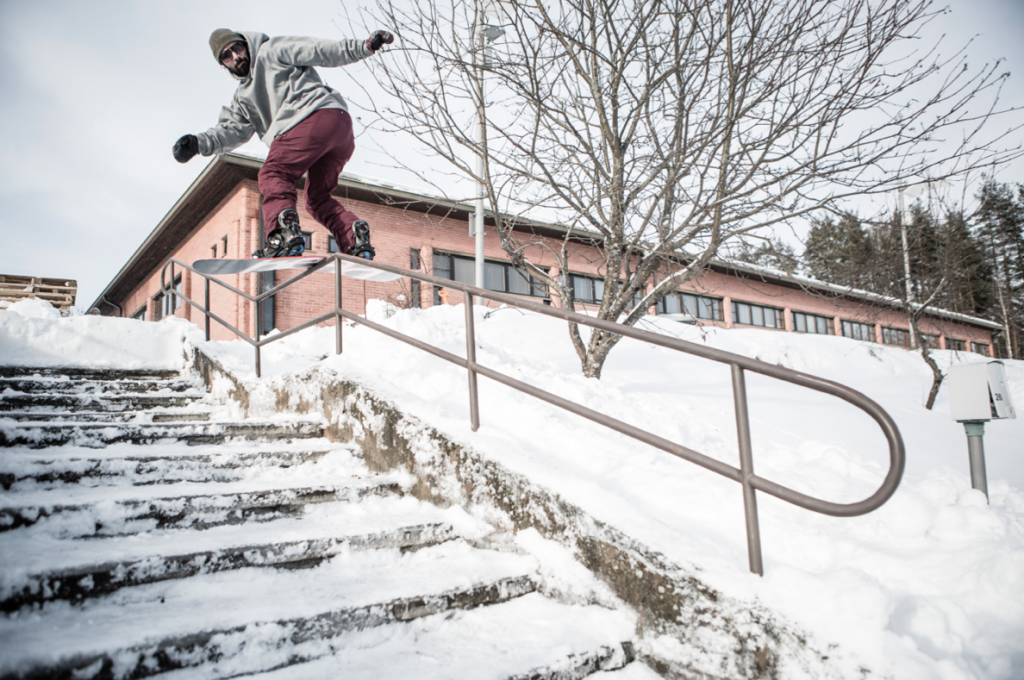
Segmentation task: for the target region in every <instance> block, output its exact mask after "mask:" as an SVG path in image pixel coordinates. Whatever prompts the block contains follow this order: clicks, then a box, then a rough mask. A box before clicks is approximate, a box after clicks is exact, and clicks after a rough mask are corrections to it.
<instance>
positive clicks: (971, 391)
mask: <svg viewBox="0 0 1024 680" xmlns="http://www.w3.org/2000/svg"><path fill="white" fill-rule="evenodd" d="M948 380H949V410H950V415H952V416H953V420H956V421H958V422H964V421H972V420H973V421H978V420H997V419H1000V418H1016V417H1017V412H1016V411H1015V410H1014V408H1013V401H1012V399H1011V398H1010V390H1009V388H1008V387H1007V384H1006V372H1005V371H1004V370H1003V362H1001V361H988V362H978V363H975V364H957V365H956V366H950V368H949V376H948Z"/></svg>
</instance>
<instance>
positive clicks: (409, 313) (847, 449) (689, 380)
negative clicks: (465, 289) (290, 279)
mask: <svg viewBox="0 0 1024 680" xmlns="http://www.w3.org/2000/svg"><path fill="white" fill-rule="evenodd" d="M19 304H22V303H19ZM485 311H486V310H483V309H479V310H477V312H476V319H475V323H476V329H477V357H478V361H480V363H482V364H484V365H486V366H488V367H490V368H492V369H494V370H498V371H501V372H503V373H506V374H508V375H510V376H512V377H515V378H517V379H519V380H523V381H525V382H528V383H530V384H533V385H536V386H538V387H541V388H543V389H545V390H548V391H550V392H554V393H556V394H559V395H561V396H563V397H566V398H569V399H572V400H574V401H577V402H579V403H582V404H584V405H586V406H588V407H590V408H594V409H597V410H599V411H602V412H605V413H608V414H610V415H613V416H614V417H616V418H619V419H621V420H624V421H626V422H628V423H631V424H633V425H636V426H638V427H641V428H643V429H647V430H649V431H651V432H653V433H655V434H658V435H659V436H662V437H665V438H667V439H670V440H672V441H675V442H678V443H680V444H682V445H684V446H687V447H690V448H692V449H695V450H697V451H699V452H701V453H705V454H707V455H710V456H712V457H715V458H718V459H720V460H723V461H726V462H728V463H730V464H733V465H737V464H738V454H737V446H736V437H735V419H734V415H733V410H732V393H731V389H730V381H729V370H728V367H726V366H723V365H719V364H715V363H713V362H709V361H706V360H702V359H698V358H696V357H690V356H686V355H682V354H679V353H676V352H672V351H669V350H665V349H663V348H657V347H654V346H651V345H648V344H645V343H641V342H636V341H631V340H624V341H623V342H622V343H620V345H619V346H617V347H616V348H615V349H614V350H613V351H612V353H611V355H610V357H609V359H608V362H607V364H606V366H605V369H604V372H603V378H602V379H601V380H599V381H598V380H589V379H586V378H584V377H582V375H581V373H580V369H579V363H578V359H577V358H576V356H575V354H574V352H573V350H572V347H571V345H570V343H569V340H568V336H567V333H566V331H565V328H564V326H563V325H561V324H560V323H559V322H557V321H555V320H553V319H548V318H545V317H541V316H538V315H534V314H525V313H521V312H519V311H517V310H511V309H501V310H497V311H490V312H487V313H485ZM369 316H370V317H371V318H373V319H374V320H375V321H378V322H379V323H383V324H385V325H387V326H389V327H391V328H393V329H395V330H397V331H400V332H403V333H407V334H409V335H411V336H413V337H415V338H417V339H420V340H424V341H426V342H429V343H431V344H433V345H435V346H438V347H440V348H441V349H444V350H446V351H448V352H451V353H453V354H456V355H459V356H462V355H464V353H465V335H464V310H463V308H462V307H461V306H440V307H433V308H430V309H426V310H396V309H394V308H393V307H389V306H387V305H385V304H384V303H376V304H373V305H371V308H370V310H369ZM75 322H84V323H81V325H79V326H75V325H74V323H75ZM642 327H644V328H646V329H647V330H653V331H656V332H660V333H664V334H670V335H673V336H676V337H679V338H681V339H684V340H690V341H693V342H698V343H702V344H707V345H708V346H712V347H717V348H721V349H724V350H728V351H731V352H735V353H738V354H742V355H746V356H751V357H756V358H759V359H762V360H764V361H767V362H770V363H773V364H781V365H783V366H786V367H789V368H794V369H797V370H800V371H805V372H807V373H811V374H814V375H817V376H821V377H823V378H827V379H830V380H834V381H836V382H839V383H842V384H846V385H849V386H850V387H853V388H854V389H856V390H858V391H860V392H862V393H864V394H866V395H867V396H868V397H870V398H871V399H874V400H875V401H877V402H878V403H879V404H880V405H881V406H882V407H883V408H884V409H885V410H886V411H888V412H889V413H890V415H892V417H893V418H894V420H895V421H896V423H897V425H898V426H899V429H900V432H901V434H902V437H903V440H904V442H905V444H906V448H907V469H906V474H905V475H904V478H903V481H902V483H901V485H900V487H899V489H898V491H897V492H896V494H895V496H894V497H893V498H892V499H891V500H890V501H889V502H888V503H887V504H886V505H885V506H883V507H882V508H881V509H879V510H878V511H875V512H873V513H871V514H868V515H866V516H863V517H858V518H831V517H826V516H822V515H817V514H814V513H811V512H808V511H805V510H801V509H799V508H796V507H794V506H791V505H788V504H786V503H784V502H781V501H778V500H776V499H774V498H772V497H770V496H767V495H766V494H759V495H758V501H759V511H760V522H761V532H762V545H763V549H764V562H765V575H764V577H763V578H759V577H757V576H754V575H751V574H750V573H749V571H748V569H747V554H746V540H745V534H744V529H743V527H744V523H743V507H742V496H741V492H740V489H739V486H738V485H737V484H735V483H734V482H732V481H729V480H727V479H724V478H722V477H720V476H718V475H715V474H714V473H711V472H708V471H705V470H703V469H701V468H698V467H697V466H694V465H692V464H689V463H687V462H685V461H682V460H679V459H676V458H674V457H672V456H670V455H668V454H666V453H663V452H661V451H659V450H655V449H653V448H650V447H648V446H646V445H643V444H639V443H637V442H635V441H634V440H631V439H628V438H625V437H622V436H619V435H617V434H615V433H612V432H610V431H607V430H604V429H602V428H599V427H598V426H596V425H593V424H592V423H590V422H589V421H585V420H582V419H580V418H578V417H576V416H573V415H571V414H568V413H566V412H563V411H559V410H556V409H553V408H552V407H550V406H548V405H546V404H544V403H542V402H539V401H537V400H534V399H532V398H530V397H527V396H526V395H523V394H520V393H518V392H515V391H512V390H510V389H509V388H506V387H504V386H501V385H498V384H495V383H493V382H492V381H489V380H486V379H481V380H480V387H479V389H480V399H481V427H480V430H479V431H478V432H475V433H474V432H472V430H471V428H470V424H469V418H468V413H469V408H468V396H467V378H466V374H465V371H464V370H463V369H459V368H458V367H456V366H454V365H452V364H448V363H447V362H444V361H443V360H441V359H438V358H436V357H433V356H431V355H428V354H426V353H423V352H421V351H418V350H416V349H414V348H412V347H410V346H408V345H405V344H403V343H400V342H398V341H395V340H392V339H389V338H387V337H384V336H382V335H380V334H378V333H375V332H373V331H371V330H369V329H366V328H363V327H359V326H355V327H353V326H351V325H349V324H346V327H345V329H344V347H345V353H344V354H342V355H340V356H336V355H334V354H333V350H334V329H333V328H313V329H309V330H307V331H304V332H302V333H298V334H296V335H293V336H290V337H287V338H284V339H282V340H281V341H280V342H277V343H274V344H271V345H269V346H268V347H266V348H265V349H264V350H263V357H262V369H263V371H262V372H263V378H262V380H264V381H267V380H270V379H274V378H275V377H279V376H284V375H286V374H288V373H291V372H297V371H300V370H303V369H305V368H308V367H310V366H319V367H321V368H323V369H324V370H327V371H334V372H336V373H337V374H339V375H340V376H341V377H342V378H344V379H351V380H355V381H358V382H360V383H363V384H365V385H367V386H368V387H369V388H371V389H373V390H374V391H375V392H376V393H377V394H379V395H381V396H383V397H385V398H387V399H390V400H391V401H392V402H394V403H395V404H396V405H397V406H398V407H399V408H400V409H402V410H403V411H404V412H405V413H407V414H409V415H411V416H414V417H417V418H420V419H421V420H423V421H424V422H428V423H430V424H431V426H433V427H435V428H437V429H438V430H440V431H442V432H444V433H446V434H447V435H448V436H449V437H450V438H452V439H453V440H456V441H459V442H462V443H464V444H465V445H467V446H469V447H471V448H473V449H475V450H477V451H480V452H482V453H483V454H484V455H486V456H488V457H490V458H493V459H495V460H498V461H500V463H501V464H502V465H503V466H505V467H506V468H508V469H509V470H511V471H512V472H515V473H518V474H523V475H526V476H528V477H529V478H530V479H531V480H532V481H533V482H535V483H537V484H539V485H541V486H544V487H547V488H548V489H551V490H552V491H554V492H556V493H558V494H559V495H561V496H562V497H563V498H565V499H566V500H567V501H568V502H570V503H573V504H576V505H578V506H579V507H581V508H582V509H583V510H585V511H586V512H587V513H589V514H590V515H591V516H593V517H594V518H595V519H597V520H599V521H602V522H606V523H608V524H610V525H612V526H613V527H616V528H618V529H620V530H621V531H623V532H625V533H626V534H628V535H630V536H632V537H633V538H635V539H636V540H638V541H640V542H641V543H643V544H646V545H647V546H649V547H651V548H652V549H654V550H657V551H659V552H661V553H662V554H664V555H665V556H666V557H667V558H668V559H669V560H670V561H672V562H674V563H676V564H678V565H680V566H681V567H683V568H684V569H687V570H690V571H692V572H693V573H694V574H695V575H697V576H698V577H699V578H700V579H701V580H703V581H704V582H706V583H707V584H708V585H710V586H711V587H713V588H716V589H718V590H719V591H721V592H723V593H724V594H726V595H727V596H729V597H732V598H737V599H739V600H743V601H749V602H751V603H753V604H758V605H760V606H763V607H768V608H770V609H772V610H774V611H775V612H776V613H777V614H778V615H779V617H780V619H782V620H787V621H789V622H791V623H793V624H794V625H795V626H796V627H798V628H800V629H802V630H804V631H806V632H807V633H808V635H809V637H811V638H812V639H813V640H814V641H815V642H816V648H818V649H826V648H828V647H829V646H830V645H837V647H836V648H835V649H834V650H833V652H834V656H833V659H832V661H833V662H834V668H836V669H838V671H839V672H840V673H841V674H842V677H849V678H860V677H862V673H861V670H860V669H861V668H867V669H870V671H871V673H872V675H871V676H870V677H893V678H901V679H904V678H909V679H913V678H922V679H923V678H944V679H949V680H961V679H963V680H966V679H969V678H976V679H978V680H989V679H991V680H1000V679H1004V678H1005V679H1010V678H1020V677H1024V644H1022V642H1021V641H1022V640H1024V492H1022V489H1024V455H1022V454H1024V420H1014V421H997V422H991V423H989V424H987V426H986V429H985V451H986V462H987V466H988V482H989V492H990V503H986V501H985V497H984V496H983V495H982V494H981V493H980V492H978V491H975V490H972V489H971V483H970V477H969V469H968V459H967V441H966V437H965V434H964V431H963V426H962V425H960V424H958V423H956V422H953V421H952V420H951V419H950V416H949V394H948V391H947V389H946V387H945V386H944V387H943V389H942V390H941V391H940V393H939V396H938V400H937V402H936V405H935V408H934V409H933V410H932V411H928V410H925V409H924V407H923V403H924V400H925V397H926V396H927V393H928V389H929V387H930V384H931V373H930V370H929V369H928V367H927V366H926V365H925V364H924V362H923V361H922V360H921V358H920V356H918V355H916V354H913V353H910V352H907V351H904V350H902V349H898V348H892V347H885V346H878V345H874V344H868V343H861V342H857V341H853V340H849V339H846V338H839V337H831V336H829V337H821V336H810V335H802V334H795V333H785V332H778V331H771V330H757V329H733V330H725V329H707V328H704V329H702V328H698V327H694V326H687V325H683V324H678V323H675V322H672V321H669V320H662V319H657V318H651V319H647V320H645V321H644V322H643V323H642ZM128 335H133V336H134V338H135V339H134V340H132V341H130V342H128V341H127V336H128ZM64 342H67V343H74V345H73V347H72V348H73V349H74V351H75V353H76V356H78V357H84V358H81V359H78V361H81V362H82V363H79V364H75V365H88V364H90V363H92V364H93V365H97V366H108V365H110V364H108V363H106V362H107V361H110V360H113V359H112V357H111V354H112V353H111V352H109V350H107V351H104V352H100V351H98V350H96V349H95V348H98V347H103V346H115V347H124V348H125V351H123V352H120V351H119V352H116V353H114V354H116V355H117V357H116V360H117V361H121V362H126V363H128V364H130V367H143V366H145V367H169V366H178V367H180V366H182V365H183V356H184V351H183V344H187V343H195V344H197V345H200V346H201V347H202V349H203V350H204V351H205V352H207V353H209V354H211V355H213V356H215V357H216V358H217V359H218V360H219V361H221V362H222V363H223V364H224V365H225V366H227V367H228V368H229V369H230V370H232V371H233V372H235V374H236V375H237V376H238V377H240V379H242V380H243V381H245V382H247V383H249V384H255V383H256V382H257V380H258V379H257V378H256V377H255V373H254V369H253V352H252V349H251V347H250V346H249V345H247V344H245V343H242V342H240V341H235V342H210V343H206V342H203V341H202V339H201V335H199V334H198V333H197V332H196V331H195V329H194V328H191V327H189V326H188V324H185V323H184V322H180V321H178V320H168V321H164V322H161V323H158V324H153V323H143V322H135V321H129V320H120V319H96V318H90V317H78V318H71V319H66V318H65V319H60V318H56V317H52V316H51V317H50V318H39V317H33V316H31V314H23V313H22V311H21V310H20V309H13V308H12V309H11V310H8V311H6V312H4V311H0V353H2V356H3V360H2V363H4V364H17V365H25V366H28V365H37V366H44V365H49V366H56V365H60V359H61V357H70V356H72V352H71V351H70V349H69V350H68V351H64V350H63V349H62V346H61V343H64ZM934 355H935V357H936V360H937V361H938V362H939V364H940V366H941V367H942V368H943V369H945V368H948V366H950V365H951V364H953V363H957V362H970V361H981V360H983V358H982V357H980V356H978V355H974V354H967V353H959V354H958V353H955V352H946V351H938V352H935V353H934ZM9 357H10V358H9ZM44 361H45V362H47V363H40V362H44ZM1004 363H1005V367H1006V373H1007V378H1008V383H1009V388H1010V393H1011V395H1012V398H1013V400H1014V401H1015V402H1016V405H1017V406H1018V407H1020V405H1021V404H1024V362H1019V361H1004ZM747 388H748V395H749V400H750V411H751V427H752V432H753V449H754V466H755V470H756V471H757V472H758V474H760V475H763V476H765V477H767V478H769V479H772V480H774V481H777V482H779V483H781V484H784V485H786V486H790V487H792V488H794V489H796V490H798V491H802V492H805V493H809V494H812V495H815V496H818V497H821V498H824V499H827V500H832V501H836V502H844V503H848V502H853V501H857V500H861V499H863V498H865V497H867V496H868V495H870V494H871V493H873V492H874V490H875V489H876V488H877V487H878V484H879V483H880V482H881V480H882V478H883V477H884V475H885V472H886V470H887V468H888V451H887V447H886V445H885V440H884V438H883V436H882V434H881V432H880V430H879V428H878V426H877V425H876V424H875V423H874V421H873V420H871V419H870V418H869V417H868V416H866V415H865V414H863V413H862V412H860V411H858V410H856V409H855V408H853V407H852V406H850V405H849V404H846V403H845V402H842V401H840V400H838V399H835V398H832V397H828V396H824V395H821V394H819V393H815V392H810V391H807V390H803V389H800V388H796V387H794V386H791V385H788V384H784V383H780V382H778V381H775V380H771V379H768V378H764V377H762V376H758V375H751V374H748V375H747ZM516 540H517V545H518V546H519V549H521V550H522V551H524V552H526V553H534V552H536V553H538V554H539V555H540V554H542V558H541V557H540V556H539V557H538V561H539V563H541V564H543V565H547V566H546V567H544V568H547V569H549V572H546V573H544V579H545V582H546V583H548V584H549V587H550V588H552V589H553V590H555V591H557V592H558V594H559V596H560V597H562V598H564V599H566V600H567V601H570V602H571V601H574V600H575V599H581V598H582V597H583V593H586V597H590V598H593V597H595V593H596V594H597V597H598V598H599V599H600V598H601V597H602V595H601V593H602V592H603V591H602V589H601V586H600V584H599V583H586V582H585V581H580V583H581V585H579V586H577V585H575V583H576V582H577V581H578V580H579V579H585V578H586V576H585V574H580V573H578V572H576V571H574V566H573V564H572V563H571V561H570V560H569V559H568V556H567V555H562V554H559V553H558V550H557V548H554V547H551V545H550V544H545V543H543V542H542V541H540V540H539V537H537V536H531V535H529V534H528V533H527V532H524V534H523V535H521V536H518V537H517V538H516ZM211 578H212V577H211ZM423 625H428V624H423ZM429 625H433V624H429ZM381 634H383V633H381ZM388 634H391V633H388ZM650 644H651V645H652V646H657V648H658V651H659V653H660V654H663V655H665V656H668V657H671V656H673V655H675V656H677V657H678V658H680V659H687V654H689V653H690V652H689V651H688V650H687V648H686V645H684V644H680V643H679V641H676V640H671V639H658V640H653V641H651V642H650ZM690 661H692V659H691V660H690ZM781 664H782V665H781V666H780V668H779V672H780V677H787V678H799V677H806V674H805V673H801V672H800V669H798V668H795V667H789V668H787V667H786V665H785V660H782V662H781ZM635 666H636V664H634V665H633V666H632V667H629V668H627V669H625V670H623V671H619V672H618V673H613V674H611V675H613V676H615V677H623V678H634V677H635V678H641V677H648V675H646V674H645V673H646V669H642V668H634V667H635ZM281 677H285V676H284V675H282V676H281Z"/></svg>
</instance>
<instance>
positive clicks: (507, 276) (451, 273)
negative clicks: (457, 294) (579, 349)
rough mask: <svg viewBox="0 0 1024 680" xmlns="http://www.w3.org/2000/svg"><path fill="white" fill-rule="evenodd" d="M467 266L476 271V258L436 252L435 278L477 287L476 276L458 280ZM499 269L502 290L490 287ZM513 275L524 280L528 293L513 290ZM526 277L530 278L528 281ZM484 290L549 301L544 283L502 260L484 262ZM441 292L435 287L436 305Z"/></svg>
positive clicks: (486, 260)
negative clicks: (511, 285) (460, 273)
mask: <svg viewBox="0 0 1024 680" xmlns="http://www.w3.org/2000/svg"><path fill="white" fill-rule="evenodd" d="M467 265H472V267H473V268H474V269H475V267H476V260H475V258H473V257H471V256H468V255H460V254H458V253H449V252H444V251H436V250H435V251H434V276H436V277H437V278H439V279H449V280H451V281H457V282H459V283H465V284H467V285H470V286H472V285H475V284H476V277H475V274H474V276H472V277H469V278H470V279H471V280H463V279H465V278H467V277H466V276H465V274H463V277H462V278H461V279H460V278H457V276H458V271H457V270H462V272H463V273H464V272H466V271H467ZM498 267H500V268H501V280H502V288H495V287H493V285H488V283H489V282H490V283H491V284H493V283H494V279H495V274H497V273H498V270H497V268H498ZM488 274H490V275H488ZM513 274H514V275H515V276H518V277H519V278H520V279H523V282H524V284H525V285H524V286H523V287H524V288H526V289H527V291H528V292H526V291H523V290H512V289H511V287H510V285H509V281H510V280H513V279H512V275H513ZM526 277H529V278H528V279H527V278H526ZM484 288H485V289H486V290H493V291H495V292H497V293H508V294H510V295H522V296H523V297H535V298H541V299H545V300H546V299H549V292H548V287H547V286H546V285H545V284H544V283H543V282H542V281H540V280H539V279H537V278H534V277H533V276H530V275H529V274H526V273H525V272H520V271H519V270H518V269H516V267H515V266H514V265H513V264H512V263H511V262H504V261H502V260H491V259H485V260H484ZM439 292H440V291H439V289H438V287H437V286H434V304H435V305H438V304H441V298H440V295H439Z"/></svg>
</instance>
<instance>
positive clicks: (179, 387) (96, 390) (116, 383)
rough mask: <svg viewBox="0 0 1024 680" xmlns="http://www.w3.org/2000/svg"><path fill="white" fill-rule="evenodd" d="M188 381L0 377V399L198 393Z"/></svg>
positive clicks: (188, 379) (195, 383)
mask: <svg viewBox="0 0 1024 680" xmlns="http://www.w3.org/2000/svg"><path fill="white" fill-rule="evenodd" d="M198 386H199V384H198V383H197V382H196V380H195V379H192V378H176V379H170V380H167V379H164V380H137V379H132V380H79V379H73V378H71V379H64V378H60V377H55V378H20V377H11V378H0V397H2V396H3V394H4V393H5V392H7V391H8V390H10V392H12V393H20V394H91V395H105V394H135V393H150V394H152V393H161V394H173V393H178V394H180V393H186V392H187V393H192V394H199V391H198Z"/></svg>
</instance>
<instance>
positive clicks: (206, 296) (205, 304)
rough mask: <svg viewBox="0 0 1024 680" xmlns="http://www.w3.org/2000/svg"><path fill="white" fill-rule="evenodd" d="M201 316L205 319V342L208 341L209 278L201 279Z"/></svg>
mask: <svg viewBox="0 0 1024 680" xmlns="http://www.w3.org/2000/svg"><path fill="white" fill-rule="evenodd" d="M203 309H205V310H206V311H205V312H204V313H203V316H204V317H205V318H206V341H207V342H209V341H210V277H208V276H204V277H203Z"/></svg>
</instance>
